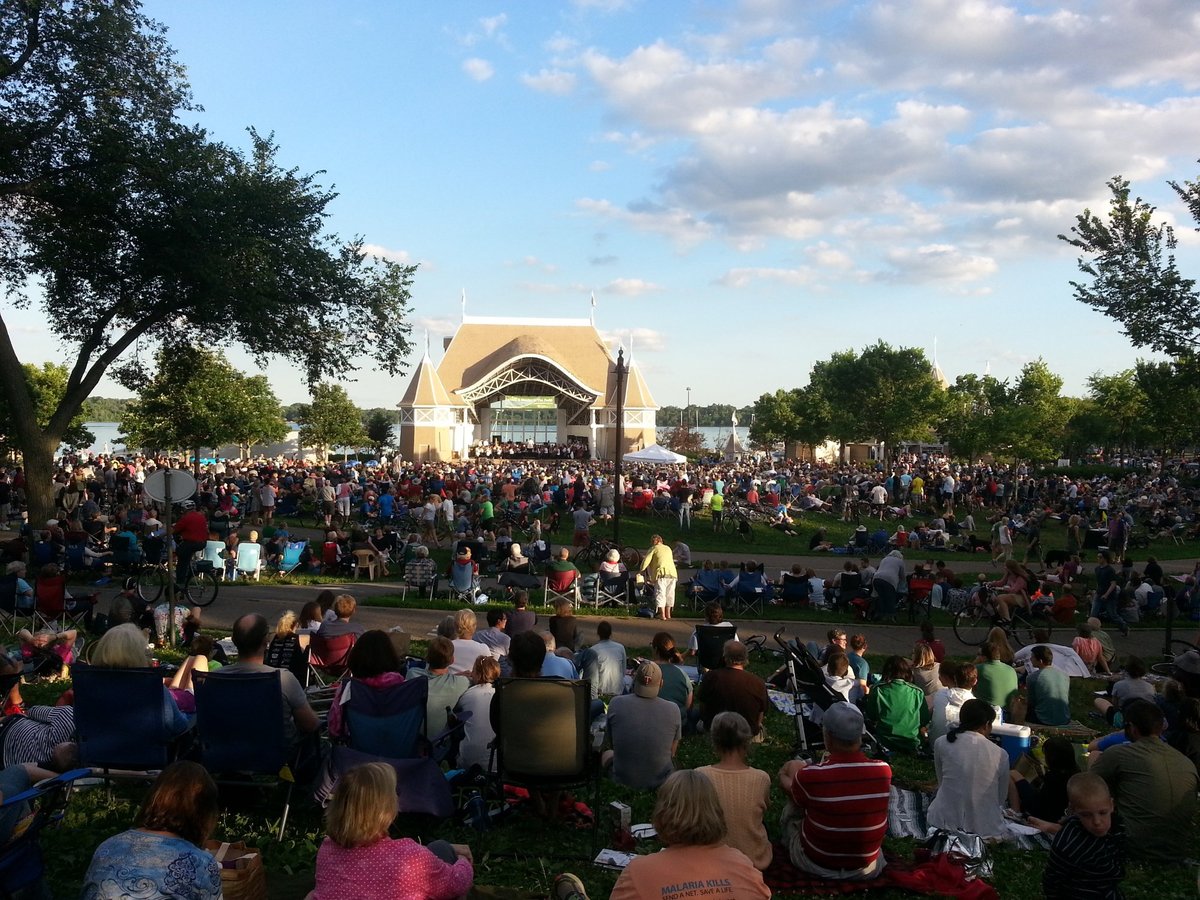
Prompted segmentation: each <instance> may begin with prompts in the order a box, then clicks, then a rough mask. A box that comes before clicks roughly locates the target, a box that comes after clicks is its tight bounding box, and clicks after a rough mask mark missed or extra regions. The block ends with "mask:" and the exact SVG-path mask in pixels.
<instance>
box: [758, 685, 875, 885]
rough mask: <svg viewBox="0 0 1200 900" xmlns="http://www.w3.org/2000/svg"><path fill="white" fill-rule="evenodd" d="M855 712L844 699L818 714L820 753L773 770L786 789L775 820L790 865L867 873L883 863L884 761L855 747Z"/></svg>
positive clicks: (856, 875)
mask: <svg viewBox="0 0 1200 900" xmlns="http://www.w3.org/2000/svg"><path fill="white" fill-rule="evenodd" d="M863 728H864V726H863V715H862V713H861V712H859V710H858V707H856V706H853V705H852V704H850V703H846V702H844V701H842V702H838V703H835V704H833V705H832V706H830V707H829V709H827V710H825V713H824V716H823V717H822V719H821V730H822V733H823V735H824V741H825V748H826V749H827V750H828V751H829V752H828V755H827V758H826V759H825V760H824V761H823V762H820V763H806V762H804V761H803V760H799V759H793V760H791V761H789V762H787V763H784V766H783V768H782V769H780V770H779V785H780V787H782V788H783V791H784V793H785V794H786V795H787V796H788V798H789V799H788V802H787V805H786V806H785V807H784V810H783V817H782V819H781V825H782V826H783V841H784V844H785V845H786V846H787V848H788V855H789V856H790V857H791V860H792V864H793V865H795V866H796V868H798V869H801V870H803V871H805V872H811V873H813V874H814V875H818V876H820V877H821V878H830V879H841V880H868V879H871V878H875V877H876V876H878V875H879V873H880V872H882V871H883V866H884V861H883V853H882V852H881V850H880V848H881V847H882V846H883V838H884V836H885V835H886V834H887V819H888V794H889V792H890V789H891V785H892V768H891V766H889V765H888V764H887V763H885V762H881V761H878V760H871V759H867V757H866V754H864V753H863V752H862V736H863Z"/></svg>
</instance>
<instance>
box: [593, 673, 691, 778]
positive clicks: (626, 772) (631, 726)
mask: <svg viewBox="0 0 1200 900" xmlns="http://www.w3.org/2000/svg"><path fill="white" fill-rule="evenodd" d="M662 681H663V676H662V669H660V668H659V667H658V664H657V663H652V662H644V663H642V664H641V665H640V666H638V667H637V671H635V672H634V673H633V693H632V694H621V695H620V696H617V697H613V699H612V702H610V703H609V704H608V734H609V738H610V739H611V741H612V749H611V750H606V751H605V752H604V757H603V760H602V761H603V764H604V765H605V766H608V765H609V764H610V763H611V764H612V776H613V780H614V781H616V782H617V783H618V784H623V785H625V786H626V787H631V788H636V789H638V790H657V789H658V787H659V786H660V785H661V784H662V783H663V782H664V781H666V780H667V776H668V775H670V774H671V772H673V771H674V769H675V763H674V760H675V751H676V750H677V749H678V748H679V738H680V735H681V734H682V723H681V721H680V716H679V707H678V706H676V705H675V704H674V703H672V702H671V701H670V700H664V699H663V698H662V697H660V696H658V692H659V690H660V689H661V688H662Z"/></svg>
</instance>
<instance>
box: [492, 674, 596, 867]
mask: <svg viewBox="0 0 1200 900" xmlns="http://www.w3.org/2000/svg"><path fill="white" fill-rule="evenodd" d="M591 700H592V688H591V684H590V683H589V682H588V681H586V680H573V681H567V680H563V679H556V678H501V679H500V680H499V681H497V682H496V694H495V696H494V697H493V699H492V709H493V716H494V719H495V721H496V723H497V727H496V740H495V741H494V743H493V744H492V747H493V757H492V762H493V768H494V771H495V773H496V776H495V786H496V789H497V791H498V793H500V795H501V796H502V795H503V789H504V785H509V784H511V785H516V786H518V787H524V788H527V789H528V790H531V791H560V790H567V789H570V788H580V787H582V788H591V794H592V804H591V809H592V827H591V829H590V831H591V844H590V849H589V852H588V859H591V858H592V857H594V856H595V854H596V843H597V828H598V827H599V826H598V824H597V815H598V813H599V805H600V778H599V771H598V768H597V766H596V754H595V753H594V752H593V751H592V740H591V732H590V717H589V708H590V706H591Z"/></svg>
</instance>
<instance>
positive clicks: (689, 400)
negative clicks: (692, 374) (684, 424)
mask: <svg viewBox="0 0 1200 900" xmlns="http://www.w3.org/2000/svg"><path fill="white" fill-rule="evenodd" d="M684 390H685V391H687V408H688V410H691V408H692V389H691V388H684Z"/></svg>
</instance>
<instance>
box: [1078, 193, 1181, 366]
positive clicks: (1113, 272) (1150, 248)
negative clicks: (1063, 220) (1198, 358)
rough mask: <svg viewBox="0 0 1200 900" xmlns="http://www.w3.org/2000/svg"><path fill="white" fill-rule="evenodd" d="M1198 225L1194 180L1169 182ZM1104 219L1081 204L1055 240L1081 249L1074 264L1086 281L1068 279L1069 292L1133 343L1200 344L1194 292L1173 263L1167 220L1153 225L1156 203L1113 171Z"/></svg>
mask: <svg viewBox="0 0 1200 900" xmlns="http://www.w3.org/2000/svg"><path fill="white" fill-rule="evenodd" d="M1169 184H1170V185H1171V188H1172V189H1173V190H1174V191H1175V193H1176V194H1177V195H1178V196H1179V198H1180V199H1181V200H1182V201H1183V202H1184V204H1185V205H1187V207H1188V210H1189V211H1190V212H1191V215H1192V218H1193V219H1194V220H1195V221H1196V222H1197V223H1198V224H1200V181H1194V182H1193V181H1185V182H1183V184H1179V183H1177V182H1173V181H1172V182H1169ZM1108 188H1109V190H1110V191H1111V192H1112V200H1111V201H1110V203H1109V211H1108V216H1107V218H1106V219H1102V218H1100V217H1099V216H1097V215H1095V214H1094V213H1093V212H1092V211H1091V210H1090V209H1085V210H1084V211H1083V212H1082V213H1081V214H1080V215H1078V216H1076V217H1075V225H1074V226H1073V227H1072V228H1071V235H1072V236H1068V235H1065V234H1060V235H1059V236H1058V237H1059V239H1060V240H1063V241H1066V242H1067V243H1068V244H1070V245H1071V246H1072V247H1075V248H1077V249H1079V250H1081V251H1082V255H1081V256H1080V257H1079V261H1078V265H1079V271H1080V272H1082V273H1083V274H1084V275H1086V276H1087V281H1072V282H1071V286H1072V287H1073V288H1074V289H1075V299H1077V300H1079V301H1081V302H1083V303H1086V304H1088V305H1089V306H1091V307H1092V308H1094V309H1098V310H1100V311H1101V312H1102V313H1104V314H1105V315H1106V316H1108V317H1109V318H1112V319H1115V320H1116V321H1118V322H1120V323H1121V326H1122V328H1123V329H1124V332H1125V334H1126V335H1127V336H1128V337H1129V339H1130V340H1131V341H1133V343H1134V344H1135V345H1137V346H1139V347H1151V348H1153V349H1155V350H1161V351H1164V352H1166V353H1170V354H1177V353H1182V352H1187V351H1191V350H1195V349H1196V348H1197V346H1198V345H1200V293H1198V292H1197V290H1196V282H1195V280H1194V279H1191V278H1185V277H1183V275H1182V274H1181V273H1180V272H1179V268H1178V267H1177V265H1176V263H1175V248H1176V246H1177V243H1178V241H1177V239H1176V237H1175V232H1174V229H1172V228H1171V226H1170V225H1165V224H1160V225H1156V224H1154V221H1153V220H1154V213H1155V208H1154V207H1153V206H1151V205H1150V204H1149V203H1147V202H1146V201H1145V200H1143V199H1142V198H1141V197H1136V198H1134V199H1133V200H1130V199H1129V195H1130V190H1129V182H1128V181H1126V180H1125V179H1123V178H1121V177H1119V176H1118V177H1115V178H1113V179H1111V180H1110V181H1109V182H1108Z"/></svg>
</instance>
